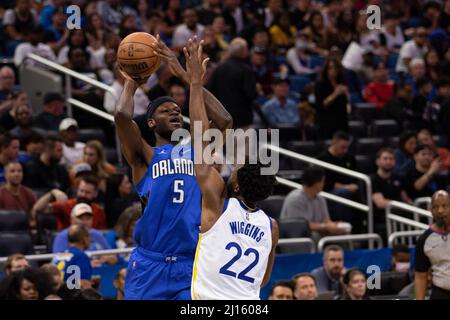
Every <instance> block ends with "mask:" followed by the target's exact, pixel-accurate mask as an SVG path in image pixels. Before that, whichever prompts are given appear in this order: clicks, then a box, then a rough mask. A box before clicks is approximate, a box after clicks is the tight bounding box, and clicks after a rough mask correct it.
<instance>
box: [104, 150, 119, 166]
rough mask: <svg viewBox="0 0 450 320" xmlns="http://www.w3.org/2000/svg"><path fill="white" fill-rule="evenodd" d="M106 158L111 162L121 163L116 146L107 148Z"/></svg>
mask: <svg viewBox="0 0 450 320" xmlns="http://www.w3.org/2000/svg"><path fill="white" fill-rule="evenodd" d="M105 155H106V160H107V161H108V162H109V163H111V164H117V163H119V161H118V159H117V151H116V149H114V148H105Z"/></svg>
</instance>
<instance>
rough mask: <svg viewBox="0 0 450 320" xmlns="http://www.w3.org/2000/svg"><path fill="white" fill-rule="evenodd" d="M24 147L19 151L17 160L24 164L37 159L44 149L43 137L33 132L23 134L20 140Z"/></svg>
mask: <svg viewBox="0 0 450 320" xmlns="http://www.w3.org/2000/svg"><path fill="white" fill-rule="evenodd" d="M21 145H23V146H24V147H25V151H23V152H22V151H21V152H19V162H20V163H21V164H22V165H26V164H27V163H28V162H30V161H31V160H33V159H39V157H40V156H41V153H42V152H43V151H44V138H43V137H42V136H41V135H40V134H38V133H35V132H32V133H31V134H29V135H27V136H25V137H24V138H23V140H22V142H21Z"/></svg>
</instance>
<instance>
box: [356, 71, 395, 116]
mask: <svg viewBox="0 0 450 320" xmlns="http://www.w3.org/2000/svg"><path fill="white" fill-rule="evenodd" d="M363 95H364V99H365V100H366V101H367V102H370V103H374V104H375V105H376V106H377V107H378V108H383V107H384V105H385V104H386V103H387V102H388V101H390V100H391V99H392V97H393V96H394V82H393V81H391V80H389V72H388V69H387V68H386V65H385V64H384V62H379V63H378V64H377V65H376V67H375V73H374V79H373V81H372V82H370V83H369V84H368V85H367V86H366V88H365V89H364V94H363Z"/></svg>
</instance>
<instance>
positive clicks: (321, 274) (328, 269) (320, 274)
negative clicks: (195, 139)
mask: <svg viewBox="0 0 450 320" xmlns="http://www.w3.org/2000/svg"><path fill="white" fill-rule="evenodd" d="M344 272H345V268H344V250H342V248H341V247H339V246H337V245H330V246H328V247H326V249H325V252H324V254H323V267H319V268H316V269H314V270H313V271H312V272H311V274H312V275H313V276H314V278H315V279H316V284H317V291H318V292H319V293H322V292H326V291H333V292H334V293H335V295H339V294H341V293H342V284H341V280H342V276H343V274H344Z"/></svg>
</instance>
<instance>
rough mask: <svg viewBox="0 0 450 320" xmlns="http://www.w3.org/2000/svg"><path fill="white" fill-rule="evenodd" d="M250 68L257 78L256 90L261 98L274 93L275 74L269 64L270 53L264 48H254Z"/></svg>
mask: <svg viewBox="0 0 450 320" xmlns="http://www.w3.org/2000/svg"><path fill="white" fill-rule="evenodd" d="M250 66H251V68H252V70H253V72H254V74H255V77H256V89H257V91H258V94H259V96H261V97H266V96H268V95H270V94H271V93H272V84H273V73H272V68H271V67H270V65H269V62H268V51H267V49H266V48H264V47H254V48H253V49H252V50H251V53H250Z"/></svg>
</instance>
